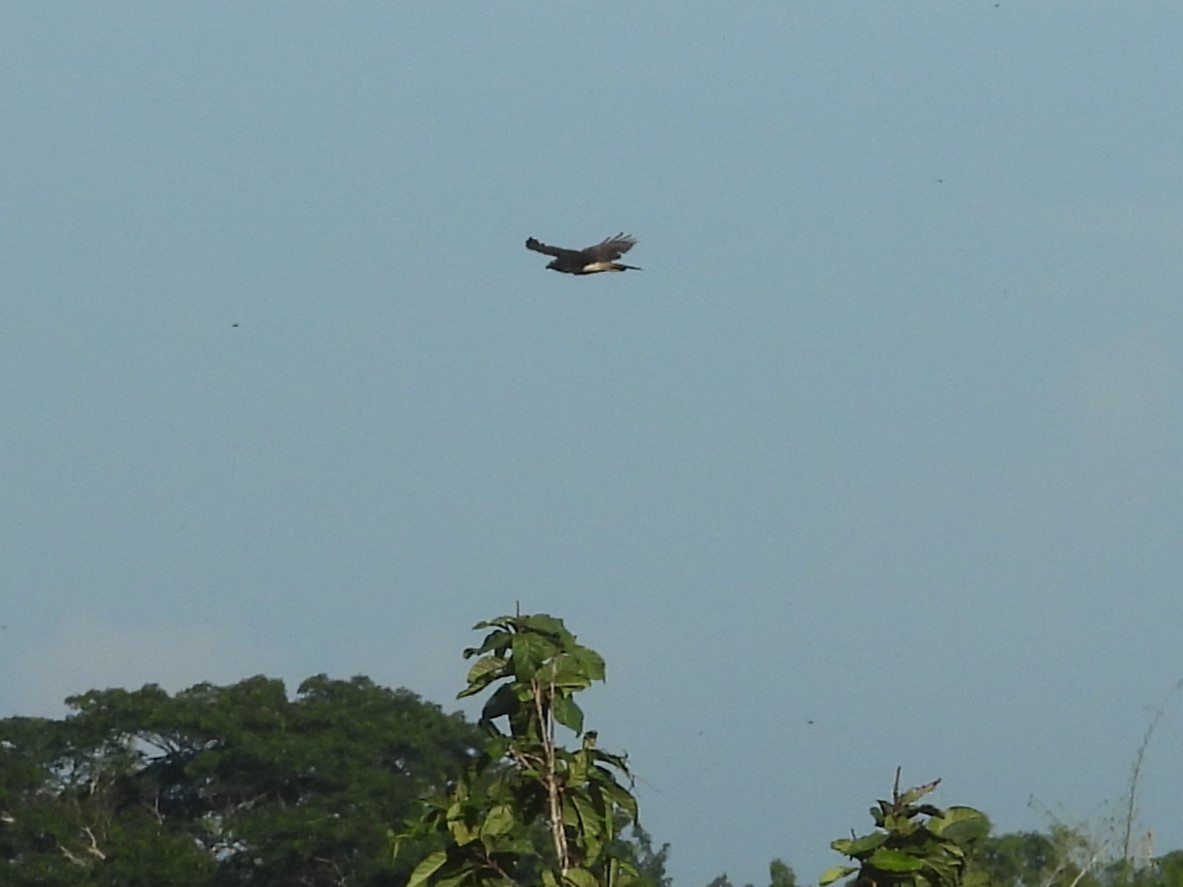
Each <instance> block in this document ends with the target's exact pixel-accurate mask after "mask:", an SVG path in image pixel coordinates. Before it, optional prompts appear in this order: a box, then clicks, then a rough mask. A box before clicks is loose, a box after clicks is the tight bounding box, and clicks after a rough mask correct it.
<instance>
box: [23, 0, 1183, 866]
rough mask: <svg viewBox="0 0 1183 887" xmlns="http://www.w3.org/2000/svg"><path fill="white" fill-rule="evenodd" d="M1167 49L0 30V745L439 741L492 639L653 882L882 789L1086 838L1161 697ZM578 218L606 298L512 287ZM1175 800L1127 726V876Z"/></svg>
mask: <svg viewBox="0 0 1183 887" xmlns="http://www.w3.org/2000/svg"><path fill="white" fill-rule="evenodd" d="M1181 38H1183V7H1180V6H1179V4H1177V3H1167V2H1140V3H1137V4H1116V3H1098V2H1081V0H1075V2H1044V0H1040V2H1034V0H1025V2H1015V0H1002V2H1000V3H998V4H995V3H994V2H980V3H979V2H946V3H932V2H901V3H891V4H888V3H871V2H865V3H849V2H834V0H828V2H820V0H819V2H814V3H791V2H787V0H784V2H778V3H748V4H742V5H741V4H717V3H700V2H682V3H678V4H673V3H662V4H636V3H601V4H596V5H594V6H590V7H589V6H586V5H584V6H575V5H570V6H568V5H560V4H541V3H529V4H527V3H504V4H499V5H497V6H492V5H476V4H442V3H438V4H421V3H384V4H373V3H369V4H367V3H351V4H318V3H288V4H277V3H252V4H241V3H190V4H154V3H140V4H132V3H122V4H118V3H116V4H88V3H72V4H50V3H24V4H19V3H12V4H7V5H6V6H5V7H4V8H3V10H2V11H0V60H2V61H0V65H2V73H0V78H2V81H0V82H2V84H3V86H2V89H0V109H2V112H3V119H4V136H3V138H0V165H2V167H3V170H4V173H3V176H2V178H0V183H2V184H0V206H2V212H0V311H2V312H3V314H2V323H0V379H2V380H3V381H2V382H0V396H2V401H0V410H2V413H3V416H4V421H3V427H2V431H0V485H2V489H3V490H4V507H3V508H2V509H0V534H2V535H0V541H2V544H3V549H4V563H5V569H4V578H3V580H0V581H2V583H3V591H2V598H0V603H2V604H3V613H2V615H0V622H3V623H4V624H6V625H7V628H6V629H5V630H4V632H3V634H2V637H3V639H4V642H3V644H0V671H2V672H3V674H4V675H5V679H4V682H3V686H0V715H7V714H13V713H21V714H38V713H46V714H57V713H60V712H61V711H62V710H63V709H62V707H61V699H62V698H63V697H65V696H66V695H68V694H70V693H74V692H80V691H84V690H87V689H90V688H92V687H103V686H133V687H134V686H139V685H140V684H142V683H144V682H149V681H153V682H159V683H161V684H163V685H165V686H166V687H168V688H170V689H178V688H181V687H184V686H188V685H190V684H192V683H196V682H198V681H203V680H211V681H215V682H232V681H236V680H239V679H241V678H244V677H247V676H250V675H253V674H256V673H260V672H262V673H265V674H268V675H273V676H279V677H284V678H286V679H288V680H289V681H290V682H291V683H292V685H293V686H294V685H295V684H296V683H297V682H298V681H299V680H301V679H302V678H304V677H306V676H308V675H310V674H315V673H318V672H327V673H329V674H330V675H333V676H335V677H347V676H349V675H352V674H356V673H363V674H367V675H369V676H371V677H373V678H374V679H375V680H377V681H380V682H382V683H385V684H388V685H393V686H407V687H410V688H411V689H413V690H416V691H417V692H420V693H422V694H424V695H425V696H426V697H428V698H430V699H433V700H435V701H438V702H441V703H442V704H444V705H445V706H447V707H449V708H451V707H455V704H454V703H453V702H452V701H451V698H452V696H453V694H454V693H455V692H456V691H457V690H458V689H460V687H461V686H462V682H463V675H464V671H465V668H466V664H465V663H464V662H463V661H462V660H461V658H460V655H459V653H460V650H461V648H462V647H463V646H465V645H466V644H468V643H471V642H472V641H473V640H474V639H475V638H476V637H477V636H476V635H472V634H471V633H470V632H469V631H468V629H469V627H470V626H471V625H472V623H474V622H476V621H477V620H479V619H482V618H485V617H490V616H495V615H499V614H502V613H507V612H512V610H513V608H514V603H515V601H520V602H521V606H522V609H523V610H524V611H545V612H550V613H553V614H555V615H558V616H561V617H564V618H565V619H566V620H567V622H568V625H569V626H570V627H571V628H572V630H574V631H575V632H576V633H577V634H579V636H580V638H581V639H582V640H583V641H584V642H586V643H587V644H589V645H591V646H592V647H594V648H596V649H598V650H600V651H601V652H602V653H603V654H604V655H605V656H606V658H607V660H608V668H609V683H608V685H607V686H606V687H604V688H601V689H598V690H597V691H595V693H594V694H593V695H592V696H591V697H590V698H589V699H588V702H587V707H588V710H589V718H590V722H589V723H590V724H591V725H594V726H595V727H596V728H598V729H599V731H600V734H601V743H602V744H603V745H604V746H605V747H607V748H611V749H614V750H626V751H627V752H628V753H629V754H630V756H631V759H632V762H633V764H634V766H635V768H636V771H637V773H638V774H639V775H640V776H641V777H642V778H643V780H644V782H643V783H641V784H640V785H639V795H640V799H641V805H642V807H641V809H642V815H643V819H644V821H645V823H646V824H647V826H648V827H649V828H650V830H651V831H652V832H653V834H654V836H655V837H656V838H657V839H658V841H659V842H660V841H669V842H671V844H672V845H673V856H672V860H671V870H672V872H673V873H674V875H675V878H676V883H677V887H701V885H703V884H705V883H706V882H707V881H708V880H709V879H710V878H711V877H713V876H714V875H716V874H718V873H720V872H722V871H726V872H727V873H728V874H729V875H730V876H731V877H732V879H733V880H734V881H735V882H737V883H742V882H743V881H744V880H751V881H756V882H757V883H758V884H760V883H765V881H764V880H763V879H764V878H765V877H766V865H767V862H768V860H769V859H770V858H772V857H774V856H780V857H783V858H784V859H786V860H787V861H788V862H789V863H790V864H791V865H793V866H794V867H795V868H796V869H797V870H798V873H799V875H800V876H801V878H802V880H803V881H812V880H814V879H815V878H816V876H817V875H818V874H819V873H820V871H821V869H822V868H824V867H826V866H828V865H829V864H831V863H832V862H835V861H837V857H836V855H835V854H833V853H832V852H831V851H830V850H829V849H828V843H829V841H830V840H831V839H833V838H836V837H839V836H841V835H843V834H844V833H847V832H848V830H849V829H850V828H855V829H860V830H861V829H863V828H864V827H866V826H867V824H868V821H869V820H868V819H867V817H866V808H867V806H868V804H869V803H870V802H871V801H872V800H873V799H874V798H875V797H877V796H882V795H883V793H884V792H885V791H887V790H888V788H889V785H890V779H891V775H892V773H893V771H894V768H895V767H896V765H897V764H901V765H903V767H904V773H905V779H908V780H910V781H911V782H920V781H922V780H927V779H930V778H934V777H937V776H940V777H943V778H944V779H945V782H946V787H944V788H943V789H942V791H941V793H940V794H939V795H938V797H937V799H936V800H937V802H938V803H968V804H974V805H976V806H979V807H981V808H983V809H984V810H985V811H986V812H987V813H989V814H990V816H991V817H992V818H993V819H994V820H995V823H996V825H997V826H999V827H1000V828H1002V829H1007V830H1009V829H1017V828H1030V827H1043V826H1046V825H1047V824H1048V821H1047V819H1046V817H1045V816H1044V815H1043V814H1041V813H1039V812H1038V811H1036V810H1033V809H1031V808H1030V807H1029V806H1028V799H1029V798H1030V797H1031V796H1032V795H1034V796H1035V797H1036V798H1037V799H1038V802H1039V804H1040V805H1044V806H1046V807H1050V808H1052V809H1053V810H1055V811H1056V812H1057V813H1059V814H1060V815H1062V816H1064V817H1066V818H1068V819H1070V820H1071V819H1078V818H1083V817H1092V818H1094V819H1098V818H1103V817H1104V816H1105V815H1107V814H1108V813H1109V812H1110V808H1108V807H1106V806H1104V804H1105V802H1106V801H1107V800H1110V801H1112V800H1113V799H1116V798H1117V797H1118V795H1120V793H1121V792H1122V791H1123V789H1124V787H1125V784H1126V779H1127V774H1128V771H1129V766H1130V764H1131V762H1132V760H1133V756H1134V753H1135V750H1136V747H1137V744H1138V742H1139V740H1140V737H1141V735H1142V733H1143V731H1144V730H1145V728H1146V725H1147V723H1148V720H1149V716H1148V714H1147V713H1146V708H1145V707H1146V706H1147V705H1152V704H1156V703H1158V702H1160V701H1161V700H1162V698H1163V696H1164V695H1165V694H1166V692H1167V691H1168V689H1169V688H1170V686H1171V685H1172V684H1173V683H1174V682H1175V681H1176V680H1178V679H1179V678H1180V677H1183V663H1181V662H1180V657H1179V655H1178V650H1179V635H1180V626H1181V625H1183V589H1181V588H1180V579H1181V578H1183V547H1181V545H1180V541H1181V539H1183V458H1181V456H1183V344H1181V343H1180V335H1179V331H1180V327H1181V324H1183V310H1181V308H1180V283H1181V281H1183V255H1181V251H1180V244H1181V242H1183V206H1181V198H1183V164H1181V162H1180V158H1181V156H1183V114H1180V108H1181V107H1183V96H1181V95H1180V93H1181V91H1183V89H1181V84H1183V53H1180V52H1179V46H1180V40H1181ZM619 230H625V231H631V232H632V233H634V234H636V235H637V236H638V237H639V238H640V244H639V246H637V248H636V249H635V250H634V251H633V252H632V253H630V256H629V258H630V261H635V263H636V264H638V265H641V266H643V267H644V268H645V271H643V272H630V273H628V274H622V275H600V276H597V277H590V278H575V277H568V276H560V275H557V274H554V273H552V272H549V271H546V270H545V268H544V266H545V262H546V259H545V258H544V257H542V256H539V255H536V254H533V253H528V252H527V251H526V250H525V249H523V247H522V241H523V240H524V239H525V238H526V237H527V236H530V235H534V236H537V237H540V238H542V239H544V240H547V241H549V242H553V243H560V244H565V245H572V246H582V245H584V244H587V243H590V242H593V241H595V240H598V239H600V238H601V237H603V236H605V235H607V234H610V233H613V232H615V231H619ZM234 324H238V326H237V327H235V326H233V325H234ZM810 721H813V723H812V724H810V723H809V722H810ZM1181 759H1183V716H1181V715H1180V714H1179V713H1177V712H1175V711H1174V709H1173V708H1172V710H1171V711H1170V712H1168V716H1167V717H1166V718H1165V720H1164V721H1163V724H1162V727H1161V728H1160V732H1159V734H1158V736H1157V737H1156V741H1155V743H1154V744H1153V745H1152V746H1151V749H1150V753H1149V755H1148V758H1147V762H1146V771H1145V777H1146V781H1145V784H1144V797H1143V803H1142V813H1143V815H1142V822H1143V824H1144V826H1145V827H1147V828H1153V829H1154V830H1155V833H1156V841H1157V846H1158V847H1159V848H1160V849H1170V848H1178V847H1181V846H1183V825H1180V821H1179V818H1178V815H1177V813H1178V807H1177V799H1178V797H1179V796H1180V795H1181V794H1183V783H1180V781H1179V779H1180V777H1179V774H1180V766H1179V765H1180V761H1181Z"/></svg>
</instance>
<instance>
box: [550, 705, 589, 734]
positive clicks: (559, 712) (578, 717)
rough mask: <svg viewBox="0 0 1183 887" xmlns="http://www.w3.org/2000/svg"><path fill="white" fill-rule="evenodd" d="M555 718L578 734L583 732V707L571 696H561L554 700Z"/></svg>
mask: <svg viewBox="0 0 1183 887" xmlns="http://www.w3.org/2000/svg"><path fill="white" fill-rule="evenodd" d="M554 715H555V720H556V721H558V722H559V723H560V724H562V725H563V726H564V727H566V728H567V729H568V730H571V731H573V732H574V733H575V735H576V736H578V735H579V734H580V733H582V732H583V709H581V708H580V707H579V706H578V705H576V704H575V700H573V699H572V698H571V697H570V696H559V697H558V698H557V699H555V702H554Z"/></svg>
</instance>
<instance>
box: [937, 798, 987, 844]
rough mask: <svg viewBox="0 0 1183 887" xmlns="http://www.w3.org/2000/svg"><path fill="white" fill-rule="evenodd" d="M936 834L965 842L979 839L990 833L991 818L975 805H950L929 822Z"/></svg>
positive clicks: (958, 841)
mask: <svg viewBox="0 0 1183 887" xmlns="http://www.w3.org/2000/svg"><path fill="white" fill-rule="evenodd" d="M928 827H929V829H930V830H931V831H932V832H934V833H935V834H938V835H941V836H942V837H944V838H948V839H949V840H951V841H956V842H957V843H958V844H964V843H967V842H969V841H977V840H981V839H983V838H985V837H986V836H987V835H989V834H990V820H989V819H988V818H987V817H986V814H984V813H982V812H981V811H980V810H975V809H974V808H973V807H950V808H948V809H947V810H944V811H942V812H941V815H940V816H939V817H934V818H933V819H930V820H929V822H928Z"/></svg>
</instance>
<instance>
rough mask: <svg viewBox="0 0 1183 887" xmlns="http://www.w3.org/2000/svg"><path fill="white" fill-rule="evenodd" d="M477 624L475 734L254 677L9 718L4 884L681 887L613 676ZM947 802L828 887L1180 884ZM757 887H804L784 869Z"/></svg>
mask: <svg viewBox="0 0 1183 887" xmlns="http://www.w3.org/2000/svg"><path fill="white" fill-rule="evenodd" d="M477 628H478V629H487V630H488V634H487V635H486V636H485V638H484V641H483V642H482V644H481V645H480V646H478V647H474V648H471V649H469V650H466V651H465V657H466V658H473V659H475V660H476V662H475V663H474V664H473V665H472V667H471V668H470V670H469V672H468V680H467V686H466V687H465V689H464V690H462V691H461V692H460V694H459V696H461V697H465V696H473V695H477V694H481V693H486V692H487V693H488V694H489V695H488V697H487V699H486V701H485V704H484V708H483V711H482V717H481V720H480V723H479V724H478V725H472V724H470V723H468V722H467V721H465V720H464V718H463V717H462V716H461V715H459V714H446V713H444V711H443V710H442V709H441V708H440V707H439V706H436V705H433V704H430V703H426V702H423V701H422V700H420V699H419V697H418V696H416V695H415V694H414V693H412V692H410V691H408V690H389V689H386V688H383V687H379V686H377V685H375V684H373V683H372V682H371V681H370V680H369V679H368V678H364V677H356V678H353V679H352V680H349V681H341V680H331V679H329V678H327V677H325V676H324V675H320V676H317V677H313V678H309V679H308V680H307V681H305V682H304V683H303V684H301V686H300V687H299V690H298V692H297V693H296V695H295V697H294V698H289V696H288V694H287V692H286V690H285V688H284V685H283V683H282V682H280V681H277V680H271V679H268V678H265V677H255V678H250V679H248V680H244V681H241V682H240V683H237V684H234V685H231V686H225V687H218V686H213V685H210V684H199V685H197V686H194V687H192V688H190V689H188V690H185V691H182V692H179V693H177V694H175V695H171V696H170V695H169V694H168V693H166V692H165V691H164V690H162V689H160V688H159V687H158V686H155V685H151V684H150V685H147V686H145V687H143V688H142V689H140V690H136V691H128V690H120V689H114V690H103V691H91V692H89V693H85V694H83V695H80V696H75V697H72V698H70V699H68V700H67V703H68V704H69V705H70V707H71V709H72V711H71V713H70V714H69V715H68V716H67V717H65V718H62V719H60V720H55V719H47V718H23V717H13V718H8V719H5V720H0V884H2V885H4V887H25V885H48V887H83V885H85V887H215V885H216V887H247V885H250V887H281V885H282V887H289V885H291V887H296V885H306V887H345V885H350V887H408V885H409V887H512V885H527V884H528V885H532V887H535V885H543V887H671V882H670V879H669V877H668V876H667V875H666V871H665V866H666V861H667V857H668V853H669V846H668V845H663V846H661V847H660V848H659V849H654V846H653V843H652V840H651V838H650V836H649V835H648V833H647V832H645V831H644V830H643V829H642V828H641V827H640V825H639V823H638V822H637V805H636V800H635V799H634V797H633V795H632V793H631V790H630V789H631V777H630V775H629V770H628V766H627V761H626V759H625V758H624V756H622V755H616V754H613V753H611V752H608V751H605V750H603V749H600V748H599V746H598V737H597V735H596V733H595V732H594V731H591V730H586V729H585V728H584V722H583V712H582V711H581V709H580V707H579V705H578V704H577V703H576V702H575V698H574V697H575V695H576V694H577V693H580V692H582V691H584V690H586V689H588V688H589V687H590V686H591V685H592V684H593V683H594V682H596V681H602V680H603V678H604V669H605V666H604V662H603V660H602V659H601V658H600V656H599V655H598V654H596V653H595V651H593V650H591V649H589V648H587V647H585V646H583V645H582V644H579V643H578V642H577V640H576V638H575V636H574V635H573V634H571V633H570V632H569V631H568V630H567V629H566V627H565V626H564V625H563V622H562V621H561V620H559V619H555V618H553V617H551V616H546V615H542V614H539V615H534V616H520V615H519V616H505V617H500V618H498V619H494V620H490V621H489V622H482V623H480V624H479V625H478V626H477ZM560 728H562V729H563V730H565V731H566V735H567V736H568V737H569V739H570V740H571V742H572V744H573V745H574V746H575V747H574V748H570V749H569V748H567V747H565V745H564V744H563V743H562V742H561V741H560V736H559V730H560ZM1136 774H1137V771H1135V779H1136ZM936 785H937V783H936V782H933V783H929V784H928V785H924V786H920V787H919V788H915V789H909V790H906V791H900V788H899V775H898V773H897V776H896V784H895V786H894V788H893V791H892V797H891V799H890V800H881V801H879V802H878V803H877V805H876V806H874V807H872V808H871V816H872V819H873V821H874V828H873V829H872V830H871V831H870V832H868V833H867V834H865V835H862V836H857V835H855V834H854V833H853V832H852V833H851V837H850V838H842V839H839V840H837V841H834V842H833V844H832V846H833V848H834V849H835V850H837V851H839V852H840V853H842V854H844V855H845V856H846V857H848V859H849V860H850V864H847V865H842V866H837V867H835V868H834V869H831V870H830V871H828V872H826V873H825V874H824V875H823V876H822V884H823V887H824V885H827V884H833V883H835V882H838V881H842V880H843V879H846V878H849V879H850V880H849V881H848V882H846V883H848V884H849V885H850V887H987V885H990V887H1183V851H1174V852H1171V853H1167V854H1165V855H1161V856H1158V857H1154V856H1152V855H1151V853H1150V851H1149V847H1148V846H1147V849H1146V850H1145V852H1143V853H1141V854H1140V855H1137V854H1135V853H1134V852H1133V851H1132V850H1131V843H1132V842H1131V838H1130V836H1131V824H1132V823H1131V822H1130V821H1128V820H1127V821H1125V822H1124V823H1118V824H1117V826H1116V828H1112V829H1110V831H1112V832H1114V833H1115V834H1118V835H1119V838H1118V839H1116V840H1113V839H1109V840H1105V839H1100V840H1098V839H1096V838H1094V837H1092V836H1090V834H1089V833H1088V831H1087V830H1085V829H1083V828H1075V829H1074V828H1069V827H1066V826H1063V825H1059V824H1057V825H1055V826H1053V827H1052V828H1051V829H1049V831H1048V832H1046V833H1043V832H1030V833H1020V834H1006V835H1000V836H993V837H991V836H988V835H987V832H988V830H989V823H988V822H987V820H986V818H985V816H984V815H983V814H981V813H979V812H978V811H976V810H973V809H972V808H969V807H949V808H944V809H941V808H938V807H936V806H933V805H931V804H929V803H928V802H927V801H926V800H925V798H926V797H927V796H928V795H929V794H930V793H931V792H932V791H933V790H934V789H935V788H936ZM1135 788H1136V782H1135V784H1134V785H1133V786H1132V787H1131V803H1130V804H1129V805H1128V807H1129V810H1130V811H1131V813H1130V815H1131V816H1132V809H1133V804H1132V799H1133V796H1134V789H1135ZM1122 835H1124V839H1122V838H1121V837H1120V836H1122ZM392 841H393V845H394V847H395V848H396V852H394V853H392V852H391V848H392ZM1146 843H1147V845H1149V843H1150V840H1149V836H1148V839H1147V842H1146ZM769 882H770V887H797V880H796V875H795V874H794V872H793V870H792V869H791V868H790V867H789V866H788V865H786V864H785V863H784V862H782V861H781V860H773V862H772V864H771V865H770V866H769ZM709 887H731V883H730V881H729V880H728V879H727V877H726V876H725V875H721V876H719V877H718V878H716V879H715V880H714V881H712V882H711V884H710V885H709Z"/></svg>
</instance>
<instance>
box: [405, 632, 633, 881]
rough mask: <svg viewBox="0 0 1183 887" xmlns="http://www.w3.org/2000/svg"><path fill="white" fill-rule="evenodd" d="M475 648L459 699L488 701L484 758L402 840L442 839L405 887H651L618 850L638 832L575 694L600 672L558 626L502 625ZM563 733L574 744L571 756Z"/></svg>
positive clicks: (617, 773) (616, 758)
mask: <svg viewBox="0 0 1183 887" xmlns="http://www.w3.org/2000/svg"><path fill="white" fill-rule="evenodd" d="M476 628H477V629H491V631H489V633H488V634H487V635H486V637H485V639H484V642H483V643H482V644H481V646H479V647H473V648H470V649H468V650H465V651H464V655H465V658H476V659H477V661H476V663H475V664H474V665H473V666H472V668H471V669H470V670H469V672H468V686H467V687H465V689H464V690H462V691H461V692H460V694H459V695H460V696H461V697H464V696H473V695H476V694H478V693H482V692H485V691H487V690H491V691H492V692H491V694H490V696H489V697H488V699H487V700H486V702H485V705H484V708H483V710H482V712H481V720H480V723H481V726H482V727H483V728H484V729H485V731H486V732H487V734H488V741H487V743H486V746H485V749H484V751H483V753H482V754H481V755H480V756H479V757H478V758H477V759H476V760H474V761H473V762H472V764H470V765H469V766H468V767H467V768H466V769H465V772H464V774H463V775H462V776H461V778H460V780H459V781H458V782H457V784H456V785H455V786H453V787H452V788H451V789H449V790H448V791H447V792H444V793H442V794H440V795H438V796H437V797H435V798H432V799H430V800H429V801H428V802H427V805H426V809H425V811H424V814H423V816H422V819H421V820H420V822H419V823H418V825H417V827H416V828H414V829H412V830H411V831H409V832H408V833H407V834H406V835H405V836H403V840H408V839H416V838H421V837H424V836H438V837H439V838H441V839H442V840H443V842H444V846H443V847H442V848H441V849H439V850H437V851H435V852H434V853H432V854H430V855H429V856H427V857H426V858H425V859H423V860H422V861H421V863H420V864H419V865H418V867H417V868H416V869H415V872H414V874H413V875H412V876H411V880H410V883H409V885H408V887H421V885H433V887H513V885H516V884H534V883H538V882H541V883H542V884H543V885H546V887H559V885H563V887H641V885H647V884H651V883H652V882H651V881H650V880H649V879H648V878H646V876H645V875H644V874H643V873H642V872H641V871H640V870H639V868H638V866H637V865H636V858H635V856H634V854H632V853H629V852H627V851H626V850H625V845H624V843H623V842H622V841H621V830H622V829H623V828H624V827H626V826H629V825H631V824H633V823H635V822H636V821H637V802H636V799H635V798H634V797H633V795H632V793H631V792H630V790H629V788H626V787H625V785H624V784H622V782H621V780H622V779H623V780H625V781H626V782H629V783H630V786H631V777H630V776H629V771H628V765H627V762H626V761H625V758H624V757H623V756H622V755H616V754H612V753H610V752H606V751H604V750H602V749H600V748H599V747H598V744H597V738H598V737H597V735H596V733H595V732H594V731H591V730H585V729H584V724H583V711H582V710H581V709H580V707H579V705H578V703H576V702H575V698H574V697H575V694H576V693H579V692H581V691H583V690H586V689H587V688H588V687H590V686H591V685H592V683H593V682H594V681H602V680H603V679H604V660H603V659H602V658H601V657H600V655H599V654H598V653H596V652H595V651H594V650H591V649H589V648H588V647H585V646H583V645H582V644H580V643H579V642H578V641H577V640H576V639H575V636H574V635H573V634H571V632H569V631H568V630H567V628H566V626H564V625H563V622H562V620H561V619H556V618H554V617H551V616H547V615H545V614H538V615H533V616H502V617H500V618H497V619H493V620H490V621H488V622H481V623H479V624H478V625H477V626H476ZM560 726H561V727H564V728H566V729H567V730H568V731H570V732H571V733H572V734H573V735H574V737H575V738H577V739H578V740H579V747H578V748H577V749H575V750H573V751H572V750H568V749H567V748H565V747H563V745H562V744H561V743H560V742H559V741H558V738H557V728H558V727H560Z"/></svg>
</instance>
